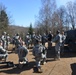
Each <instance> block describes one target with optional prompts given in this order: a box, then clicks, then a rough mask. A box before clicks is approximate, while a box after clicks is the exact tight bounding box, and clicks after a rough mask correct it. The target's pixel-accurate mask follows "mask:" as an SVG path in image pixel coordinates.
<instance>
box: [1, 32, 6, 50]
mask: <svg viewBox="0 0 76 75" xmlns="http://www.w3.org/2000/svg"><path fill="white" fill-rule="evenodd" d="M1 40H2V42H3V45H2V46H3V48H4V49H6V44H7V36H6V32H3V34H2V36H1Z"/></svg>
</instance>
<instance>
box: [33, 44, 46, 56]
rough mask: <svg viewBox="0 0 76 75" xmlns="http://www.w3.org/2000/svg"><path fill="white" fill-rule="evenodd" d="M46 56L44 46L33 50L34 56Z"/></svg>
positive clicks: (38, 46)
mask: <svg viewBox="0 0 76 75" xmlns="http://www.w3.org/2000/svg"><path fill="white" fill-rule="evenodd" d="M42 53H43V54H45V47H44V46H43V45H36V46H35V47H34V49H33V55H34V56H41V54H42Z"/></svg>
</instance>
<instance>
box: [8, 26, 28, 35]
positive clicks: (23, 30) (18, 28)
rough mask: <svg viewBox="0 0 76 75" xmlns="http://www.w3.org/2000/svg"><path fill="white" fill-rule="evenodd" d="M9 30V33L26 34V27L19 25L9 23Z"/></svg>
mask: <svg viewBox="0 0 76 75" xmlns="http://www.w3.org/2000/svg"><path fill="white" fill-rule="evenodd" d="M9 30H10V33H12V34H16V33H20V34H22V33H23V34H27V32H28V27H21V26H15V25H10V26H9Z"/></svg>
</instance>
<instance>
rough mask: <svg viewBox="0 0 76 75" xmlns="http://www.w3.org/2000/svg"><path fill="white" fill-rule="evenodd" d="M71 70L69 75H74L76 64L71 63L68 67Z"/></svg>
mask: <svg viewBox="0 0 76 75" xmlns="http://www.w3.org/2000/svg"><path fill="white" fill-rule="evenodd" d="M70 66H71V69H72V74H71V75H76V63H73V64H71V65H70Z"/></svg>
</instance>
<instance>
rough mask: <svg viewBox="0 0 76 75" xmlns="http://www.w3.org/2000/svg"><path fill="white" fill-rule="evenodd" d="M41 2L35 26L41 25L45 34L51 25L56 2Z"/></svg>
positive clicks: (44, 0)
mask: <svg viewBox="0 0 76 75" xmlns="http://www.w3.org/2000/svg"><path fill="white" fill-rule="evenodd" d="M41 3H42V6H41V9H40V11H39V17H38V21H37V22H38V23H37V24H38V25H37V26H38V27H40V28H41V27H42V29H41V30H42V31H44V32H45V33H46V34H47V33H48V31H49V30H50V28H51V26H52V23H51V19H52V18H51V17H52V14H53V13H54V11H55V8H56V3H55V0H41Z"/></svg>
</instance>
